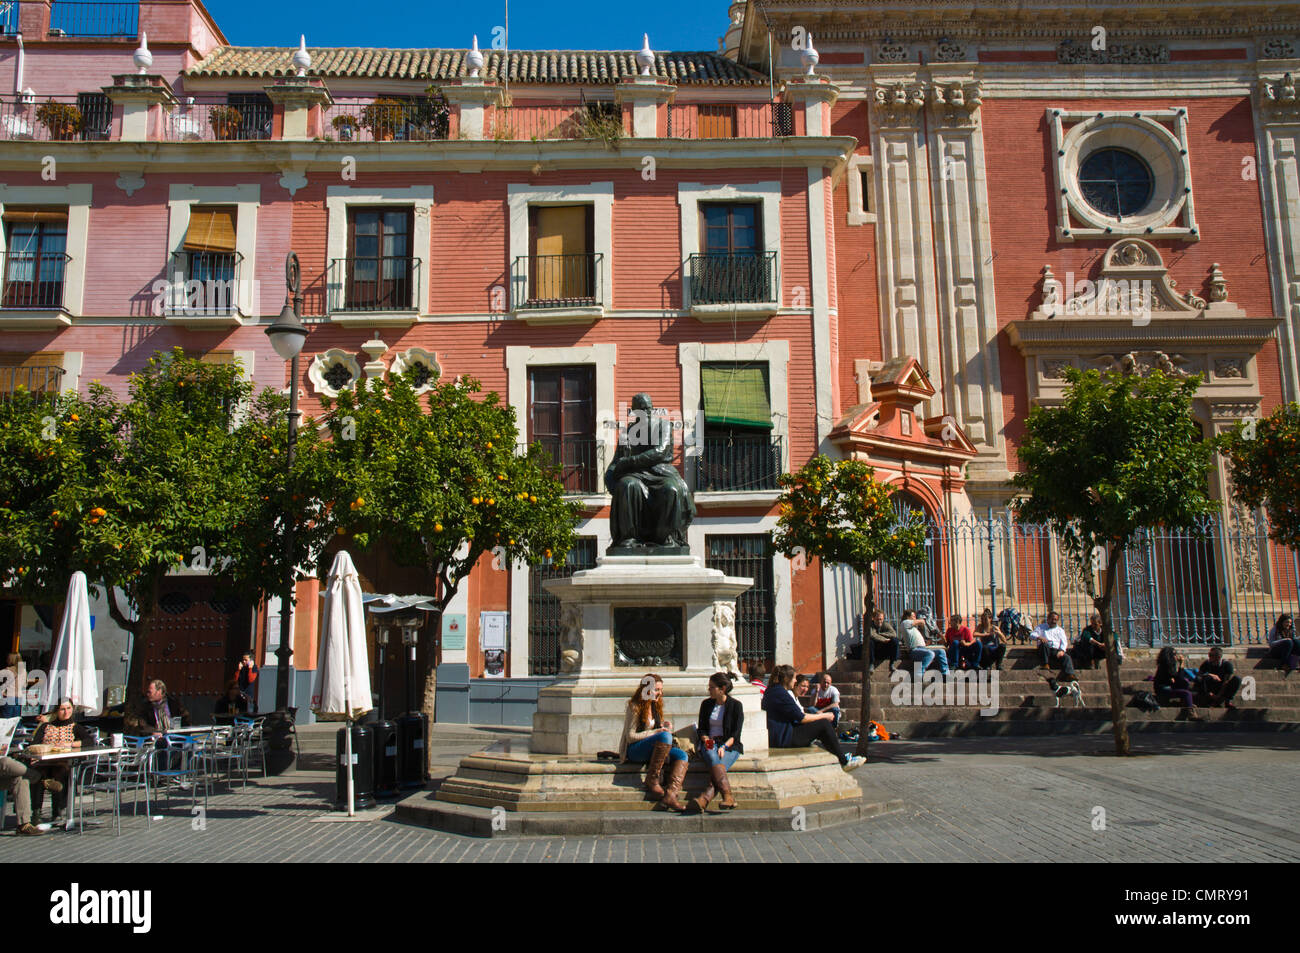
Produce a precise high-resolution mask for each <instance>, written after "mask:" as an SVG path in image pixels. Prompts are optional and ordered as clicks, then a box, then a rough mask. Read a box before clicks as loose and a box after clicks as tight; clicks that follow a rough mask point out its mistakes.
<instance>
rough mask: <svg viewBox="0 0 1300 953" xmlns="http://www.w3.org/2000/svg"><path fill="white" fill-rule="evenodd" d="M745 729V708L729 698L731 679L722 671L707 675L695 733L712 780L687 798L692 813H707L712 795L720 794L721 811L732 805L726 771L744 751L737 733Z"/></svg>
mask: <svg viewBox="0 0 1300 953" xmlns="http://www.w3.org/2000/svg"><path fill="white" fill-rule="evenodd" d="M744 726H745V706H744V705H742V704H741V703H740V702H739V701H737V700H736V699H734V698H732V697H731V677H730V676H729V675H727V673H726V672H718V673H717V674H715V675H710V676H709V697H708V698H706V699H704V702H703V703H702V704H701V705H700V718H699V721H698V722H697V723H696V730H697V731H698V733H699V736H700V754H701V755H702V756H703V758H704V760H705V761H706V762H708V765H709V773H710V774H711V775H712V781H711V782H710V784H709V786H708V787H707V788H705V789H704V793H703V794H701V795H700V796H699V797H697V798H692V799H691V811H692V813H698V812H703V811H706V810H708V808H709V802H710V801H712V800H713V796H714V794H715V793H721V794H722V804H721V805H719V806H720V807H721V808H722V809H723V810H724V811H729V810H731V809H732V808H734V807H735V806H736V799H735V798H734V797H732V796H731V782H730V781H729V780H728V779H727V769H728V768H730V767H731V766H732V765H733V764H735V763H736V759H737V758H739V757H740V756H741V755H742V754H743V753H744V751H745V749H744V747H743V746H742V745H741V743H740V732H741V729H742V728H744Z"/></svg>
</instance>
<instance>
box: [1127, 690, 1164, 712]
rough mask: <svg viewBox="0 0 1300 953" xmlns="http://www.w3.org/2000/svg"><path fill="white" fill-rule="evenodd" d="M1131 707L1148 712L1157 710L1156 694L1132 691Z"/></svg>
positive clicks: (1158, 707)
mask: <svg viewBox="0 0 1300 953" xmlns="http://www.w3.org/2000/svg"><path fill="white" fill-rule="evenodd" d="M1133 707H1134V708H1138V709H1141V710H1142V711H1145V712H1148V713H1149V712H1153V711H1159V710H1160V702H1159V700H1158V699H1157V698H1156V696H1155V695H1152V694H1151V693H1150V692H1134V693H1133Z"/></svg>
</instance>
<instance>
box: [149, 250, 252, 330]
mask: <svg viewBox="0 0 1300 953" xmlns="http://www.w3.org/2000/svg"><path fill="white" fill-rule="evenodd" d="M243 263H244V256H243V255H241V254H239V252H195V251H181V252H176V253H175V254H174V255H172V266H171V273H170V274H169V275H168V278H169V279H170V287H169V288H168V291H167V292H166V294H167V299H166V301H164V303H163V313H164V314H165V315H166V316H167V317H168V318H170V319H171V320H172V321H173V322H174V323H176V324H180V325H184V326H187V327H214V326H218V327H219V326H227V325H232V324H234V325H238V324H239V323H240V313H241V311H240V302H241V301H245V300H251V295H245V294H244V292H245V291H246V290H250V289H245V288H244V287H243V278H242V275H241V271H242V270H243Z"/></svg>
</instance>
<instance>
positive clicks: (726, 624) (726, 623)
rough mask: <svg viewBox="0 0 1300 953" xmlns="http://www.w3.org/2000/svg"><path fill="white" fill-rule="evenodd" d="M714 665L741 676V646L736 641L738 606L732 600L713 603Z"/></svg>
mask: <svg viewBox="0 0 1300 953" xmlns="http://www.w3.org/2000/svg"><path fill="white" fill-rule="evenodd" d="M712 635H713V667H714V669H716V670H717V671H720V672H726V673H727V674H728V675H731V676H733V677H736V678H739V677H740V664H739V658H738V656H739V652H740V646H739V644H738V643H737V641H736V607H735V605H734V604H733V603H730V602H715V603H714V604H713V632H712Z"/></svg>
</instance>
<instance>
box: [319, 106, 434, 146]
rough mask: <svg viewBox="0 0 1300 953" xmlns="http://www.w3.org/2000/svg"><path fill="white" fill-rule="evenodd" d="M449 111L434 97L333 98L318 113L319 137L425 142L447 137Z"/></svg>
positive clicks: (347, 140) (370, 140)
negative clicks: (319, 113)
mask: <svg viewBox="0 0 1300 953" xmlns="http://www.w3.org/2000/svg"><path fill="white" fill-rule="evenodd" d="M449 116H450V112H449V110H448V108H447V104H446V103H445V102H444V101H443V100H441V99H438V98H434V97H428V96H425V97H417V98H415V99H409V100H382V99H381V100H375V99H336V100H334V102H333V103H332V104H331V105H330V106H329V107H327V108H326V109H324V110H323V111H322V113H321V119H322V129H321V130H320V133H321V137H322V138H327V139H336V140H338V141H339V142H390V141H396V142H428V141H436V140H440V139H446V138H447V132H448V128H449V122H450V120H449Z"/></svg>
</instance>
